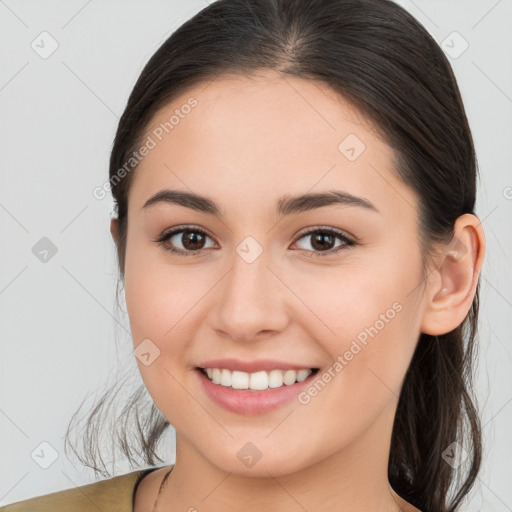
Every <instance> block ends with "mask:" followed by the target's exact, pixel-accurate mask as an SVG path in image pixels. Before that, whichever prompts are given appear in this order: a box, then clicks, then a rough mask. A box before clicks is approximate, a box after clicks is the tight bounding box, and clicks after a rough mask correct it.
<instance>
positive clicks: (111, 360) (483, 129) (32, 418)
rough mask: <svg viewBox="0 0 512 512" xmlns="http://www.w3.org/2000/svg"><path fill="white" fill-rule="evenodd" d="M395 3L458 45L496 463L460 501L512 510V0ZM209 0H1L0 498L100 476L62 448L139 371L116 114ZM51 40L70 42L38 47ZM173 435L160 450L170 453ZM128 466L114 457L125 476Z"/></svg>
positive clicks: (487, 407)
mask: <svg viewBox="0 0 512 512" xmlns="http://www.w3.org/2000/svg"><path fill="white" fill-rule="evenodd" d="M398 3H400V5H403V6H404V7H405V8H406V9H407V10H409V11H410V12H411V13H412V14H413V15H414V16H415V17H416V18H417V19H418V20H419V21H420V22H421V23H422V24H423V25H424V26H425V27H426V28H427V29H428V30H429V32H430V33H431V34H432V35H433V37H434V38H435V39H436V40H437V41H438V42H439V43H440V44H442V42H443V41H445V43H444V48H445V49H446V51H447V52H451V53H452V55H451V56H450V60H451V62H452V65H453V67H454V71H455V74H456V76H457V79H458V81H459V85H460V88H461V91H462V95H463V99H464V101H465V105H466V109H467V114H468V117H469V121H470V125H471V128H472V131H473V135H474V138H475V143H476V149H477V155H478V159H479V168H480V173H481V178H482V179H481V183H480V188H479V196H478V202H477V214H478V215H479V217H480V219H481V220H482V222H483V226H484V228H485V232H486V237H487V243H488V252H487V257H486V262H485V266H484V269H483V273H482V278H481V283H482V290H481V299H482V306H481V321H480V340H481V341H480V356H479V371H478V381H477V384H478V390H477V391H478V396H479V400H480V406H481V411H482V417H483V421H482V423H483V425H484V440H485V461H484V465H483V469H482V471H481V473H480V475H479V479H478V482H477V485H476V489H475V491H474V492H473V494H472V496H471V500H470V502H469V503H468V505H467V506H466V507H465V508H464V510H468V511H470V510H471V511H476V510H485V511H487V512H492V511H512V486H511V485H510V484H511V475H512V436H511V432H512V428H511V427H512V403H511V402H512V371H511V369H512V363H511V359H512V345H511V342H510V332H511V331H512V320H511V319H512V278H511V270H512V268H511V265H510V261H511V254H512V231H511V229H510V226H511V222H510V221H511V219H512V215H511V214H512V172H511V163H512V140H511V134H512V31H511V30H510V27H511V21H512V0H500V1H497V0H479V1H478V2H468V1H466V0H458V1H455V0H450V1H447V0H428V1H427V0H416V1H414V2H413V1H411V0H401V1H399V2H398ZM205 5H206V3H205V1H204V0H203V1H185V0H181V1H177V0H174V1H171V0H166V1H156V0H152V1H151V2H142V1H141V0H138V1H133V0H132V1H126V0H123V1H121V0H115V1H114V0H104V1H102V2H100V1H98V0H92V1H91V0H89V1H69V0H68V1H45V2H41V1H37V0H33V1H15V0H4V1H2V0H0V60H1V62H2V66H1V68H0V102H1V103H0V105H1V115H0V141H1V146H0V165H1V174H0V229H1V237H0V244H1V253H0V254H1V260H0V314H1V323H0V340H1V357H0V453H1V454H2V457H1V459H0V465H1V468H0V472H1V478H0V504H7V503H11V502H15V501H19V500H22V499H27V498H29V497H31V496H36V495H42V494H46V493H49V492H54V491H58V490H61V489H66V488H70V487H74V486H75V485H83V484H86V483H89V482H92V481H93V480H94V474H93V472H92V471H91V470H87V469H85V468H82V467H81V466H80V464H79V463H78V462H77V461H75V460H73V463H72V462H70V461H69V460H68V459H67V458H66V456H65V454H64V451H63V437H64V433H65V430H66V427H67V424H68V421H69V419H70V418H71V416H72V414H73V413H74V412H75V411H76V409H77V408H78V405H79V404H80V402H81V401H82V400H83V399H84V398H85V397H86V395H87V394H89V395H90V396H92V398H91V399H90V401H89V402H87V403H89V404H90V403H91V401H92V399H93V398H94V396H97V394H98V393H99V391H101V389H102V387H104V386H105V385H109V384H112V382H114V380H115V377H116V375H117V373H116V372H117V371H118V367H119V365H118V364H117V361H120V362H121V364H120V366H121V367H122V369H123V371H124V369H126V368H133V372H134V386H135V385H137V384H138V383H140V382H141V380H140V376H139V373H138V369H137V366H136V364H135V362H134V357H133V355H132V349H131V346H132V345H131V343H132V342H131V339H130V336H129V331H128V323H127V319H126V315H125V314H123V313H121V314H120V315H118V316H117V317H115V307H114V305H115V284H116V279H117V268H116V260H115V253H114V247H113V243H112V240H111V238H110V233H109V221H110V214H111V211H112V208H113V204H112V202H111V199H110V197H108V196H107V197H106V198H105V199H102V200H98V199H95V198H94V197H93V194H92V191H93V189H94V188H95V187H98V186H101V185H103V183H104V182H105V181H106V179H107V173H108V171H107V169H108V158H109V151H110V148H111V144H112V140H113V136H114V132H115V128H116V124H117V121H118V118H119V115H120V114H121V113H122V110H123V108H124V106H125V103H126V100H127V98H128V95H129V92H130V90H131V88H132V86H133V84H134V82H135V80H136V78H137V76H138V74H139V73H140V71H141V70H142V67H143V65H144V64H145V63H146V61H147V60H148V59H149V57H150V56H151V55H152V54H153V52H154V51H155V50H156V49H157V48H158V46H159V45H160V44H161V43H162V42H163V41H164V40H165V39H166V38H167V37H168V36H169V35H170V33H171V32H172V31H173V30H174V29H176V28H177V27H178V26H179V25H181V24H182V23H183V22H184V21H186V20H187V19H189V18H190V17H191V16H192V15H194V14H195V13H196V12H198V11H199V10H200V9H201V8H203V7H204V6H205ZM44 31H46V32H48V33H49V34H51V37H50V36H40V34H41V33H42V32H44ZM454 31H456V32H457V33H458V34H460V36H458V35H456V34H455V35H453V32H454ZM42 38H45V39H44V40H43V42H41V40H42ZM51 38H53V40H55V41H56V42H57V43H58V48H57V49H56V51H55V52H54V53H53V54H51V55H50V56H46V55H44V56H45V57H46V58H42V56H41V52H44V51H46V52H48V51H49V50H50V49H51V44H52V39H51ZM461 38H463V39H461ZM464 41H467V43H468V44H469V47H468V48H467V50H466V51H464V52H463V53H461V54H460V55H458V53H460V52H461V51H462V50H463V49H464ZM53 44H55V43H53ZM31 45H33V46H35V48H33V47H32V46H31ZM37 45H38V46H37ZM448 45H449V46H448ZM450 46H451V48H450ZM36 49H37V51H36ZM38 52H39V53H38ZM43 237H47V238H48V239H49V240H51V242H52V244H53V245H54V246H55V248H56V250H57V252H56V253H55V254H54V255H53V254H52V252H51V250H50V252H49V253H48V255H47V256H46V259H47V261H46V262H43V261H41V260H40V259H39V258H40V257H43V255H42V254H39V257H36V255H35V254H34V252H33V247H34V246H36V244H38V243H39V244H43V245H44V244H48V242H47V241H46V242H44V241H43V242H40V240H41V239H42V238H43ZM36 248H39V250H41V247H39V246H36ZM35 252H36V253H37V251H35ZM117 320H119V322H118V321H117ZM131 389H132V388H130V390H131ZM130 390H127V392H126V393H127V395H128V394H129V391H130ZM95 393H96V395H94V394H95ZM87 410H88V409H87V407H86V408H85V409H83V410H82V411H87ZM173 439H174V434H173V432H171V433H170V434H169V436H168V439H167V440H166V443H167V444H166V446H165V448H164V449H163V450H162V452H161V453H162V455H163V456H164V457H166V463H172V462H173V461H174V451H173V450H174V447H173ZM41 443H49V445H51V447H50V446H48V445H46V444H43V445H41ZM53 450H55V455H57V456H58V457H57V459H56V460H55V461H54V462H53V463H52V464H50V463H51V462H52V454H54V452H53ZM48 464H50V465H49V467H48V468H47V469H44V468H43V467H41V466H44V465H48ZM130 470H131V468H130V467H129V466H128V464H127V463H126V462H123V461H116V463H115V471H116V472H117V474H121V473H124V472H128V471H130Z"/></svg>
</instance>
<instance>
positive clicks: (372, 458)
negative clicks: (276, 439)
mask: <svg viewBox="0 0 512 512" xmlns="http://www.w3.org/2000/svg"><path fill="white" fill-rule="evenodd" d="M383 416H386V417H382V418H380V419H379V420H378V421H376V422H375V423H374V424H373V425H372V427H371V428H370V429H369V430H368V431H367V432H365V433H364V434H363V435H361V436H360V437H359V438H358V439H356V440H354V441H353V442H352V443H351V444H350V445H348V446H344V447H343V448H342V449H340V450H338V451H336V452H334V453H331V454H328V456H327V457H325V458H323V459H321V460H320V461H318V462H316V463H313V464H311V465H307V466H306V467H304V466H303V467H302V468H301V469H299V470H297V471H294V472H291V473H287V474H284V475H279V476H276V474H273V473H272V472H271V471H268V470H266V471H265V474H266V476H265V475H264V476H250V473H249V475H244V474H238V473H234V472H229V471H223V470H222V469H221V468H219V467H217V466H214V465H212V464H211V463H210V461H209V460H208V459H206V458H205V457H204V456H203V455H202V454H201V453H199V452H198V451H197V450H196V449H195V448H194V447H193V446H192V445H191V444H190V443H189V442H188V441H187V440H186V439H185V438H182V436H180V435H179V434H177V436H176V446H177V449H176V463H175V465H174V469H173V471H172V473H171V474H170V475H169V478H168V479H167V482H166V484H165V486H164V488H163V490H162V492H161V494H160V496H159V497H158V502H157V508H156V510H158V511H160V510H162V511H163V510H165V511H168V512H177V511H178V510H179V511H190V512H197V511H201V512H210V511H211V512H214V511H219V510H222V511H223V512H231V511H239V510H240V505H241V504H243V510H244V511H246V512H257V511H261V510H266V511H268V512H272V511H279V512H292V511H293V512H297V511H301V510H314V511H315V512H324V511H325V512H327V511H329V512H332V511H333V510H336V511H350V512H369V511H372V512H373V511H375V512H377V511H378V512H397V511H402V512H405V511H409V510H411V511H413V510H416V509H414V508H413V507H411V508H409V506H408V505H407V503H406V502H405V501H404V500H402V499H401V498H400V497H399V496H398V495H397V494H396V493H395V492H394V491H393V490H392V489H391V487H390V485H389V482H388V477H387V466H388V458H389V447H390V441H391V426H392V421H389V420H390V418H391V420H392V418H393V415H391V416H390V417H387V416H388V414H383ZM383 426H387V428H384V429H383ZM277 472H278V471H276V472H275V473H277Z"/></svg>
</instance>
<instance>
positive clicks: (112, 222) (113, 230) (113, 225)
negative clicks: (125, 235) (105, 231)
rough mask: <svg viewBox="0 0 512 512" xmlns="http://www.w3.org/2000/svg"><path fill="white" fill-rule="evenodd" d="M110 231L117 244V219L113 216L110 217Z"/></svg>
mask: <svg viewBox="0 0 512 512" xmlns="http://www.w3.org/2000/svg"><path fill="white" fill-rule="evenodd" d="M110 233H111V235H112V238H113V239H114V242H115V243H116V245H117V242H118V240H119V219H118V218H117V217H113V218H112V219H110Z"/></svg>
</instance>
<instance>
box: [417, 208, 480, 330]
mask: <svg viewBox="0 0 512 512" xmlns="http://www.w3.org/2000/svg"><path fill="white" fill-rule="evenodd" d="M484 256H485V235H484V230H483V228H482V224H481V222H480V221H479V220H478V218H477V217H476V216H475V215H471V214H469V213H467V214H464V215H461V216H460V217H459V218H458V219H457V221H456V222H455V227H454V236H453V239H452V241H451V242H450V243H449V244H448V245H447V246H445V247H444V248H443V251H442V254H441V256H440V257H439V258H438V259H437V265H436V269H435V270H434V271H433V272H432V273H431V274H430V275H429V279H428V284H427V287H426V299H427V303H426V307H425V311H424V315H423V319H422V324H421V332H423V333H425V334H430V335H433V336H440V335H441V334H446V333H448V332H450V331H452V330H453V329H455V328H456V327H458V326H459V325H460V324H461V323H462V322H463V321H464V319H465V318H466V315H467V314H468V311H469V310H470V308H471V304H472V302H473V298H474V296H475V293H476V286H477V284H478V276H479V275H480V271H481V269H482V265H483V261H484Z"/></svg>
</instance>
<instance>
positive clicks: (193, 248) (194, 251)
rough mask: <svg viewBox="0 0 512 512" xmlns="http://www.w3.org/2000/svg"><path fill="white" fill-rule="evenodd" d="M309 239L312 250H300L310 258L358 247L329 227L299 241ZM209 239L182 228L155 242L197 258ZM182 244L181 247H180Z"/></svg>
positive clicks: (197, 232) (314, 230) (193, 230)
mask: <svg viewBox="0 0 512 512" xmlns="http://www.w3.org/2000/svg"><path fill="white" fill-rule="evenodd" d="M308 237H310V238H311V241H310V242H309V244H306V245H309V246H310V247H311V248H308V247H306V248H304V247H303V248H301V249H300V250H302V251H306V252H309V253H311V254H310V256H312V257H319V256H320V257H322V256H329V255H333V254H336V253H338V252H339V251H341V250H343V249H347V248H348V247H350V246H354V245H356V242H354V241H353V240H351V239H350V238H348V237H347V236H346V235H345V234H344V233H343V232H341V231H338V230H336V229H333V228H328V227H322V228H316V229H312V230H310V231H307V232H305V233H302V234H301V236H300V237H299V239H298V240H301V239H303V238H304V239H306V238H308ZM207 239H210V240H211V238H210V236H209V235H208V234H207V233H206V232H205V231H203V230H202V229H200V228H196V227H193V226H187V227H183V226H181V227H177V228H174V229H172V230H170V231H167V232H166V233H164V234H162V235H161V236H160V237H159V238H157V239H156V240H154V241H155V242H158V243H160V244H162V246H163V248H164V249H165V250H166V251H168V252H170V253H173V254H177V255H178V256H195V255H198V254H200V253H201V252H202V251H203V250H204V249H207V248H211V247H212V246H210V247H206V246H205V242H206V240H207ZM336 239H338V240H340V241H341V243H340V244H339V245H337V246H336V245H334V246H333V243H334V244H335V241H336ZM295 243H297V242H295ZM180 244H181V247H179V245H180ZM177 246H178V247H177Z"/></svg>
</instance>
